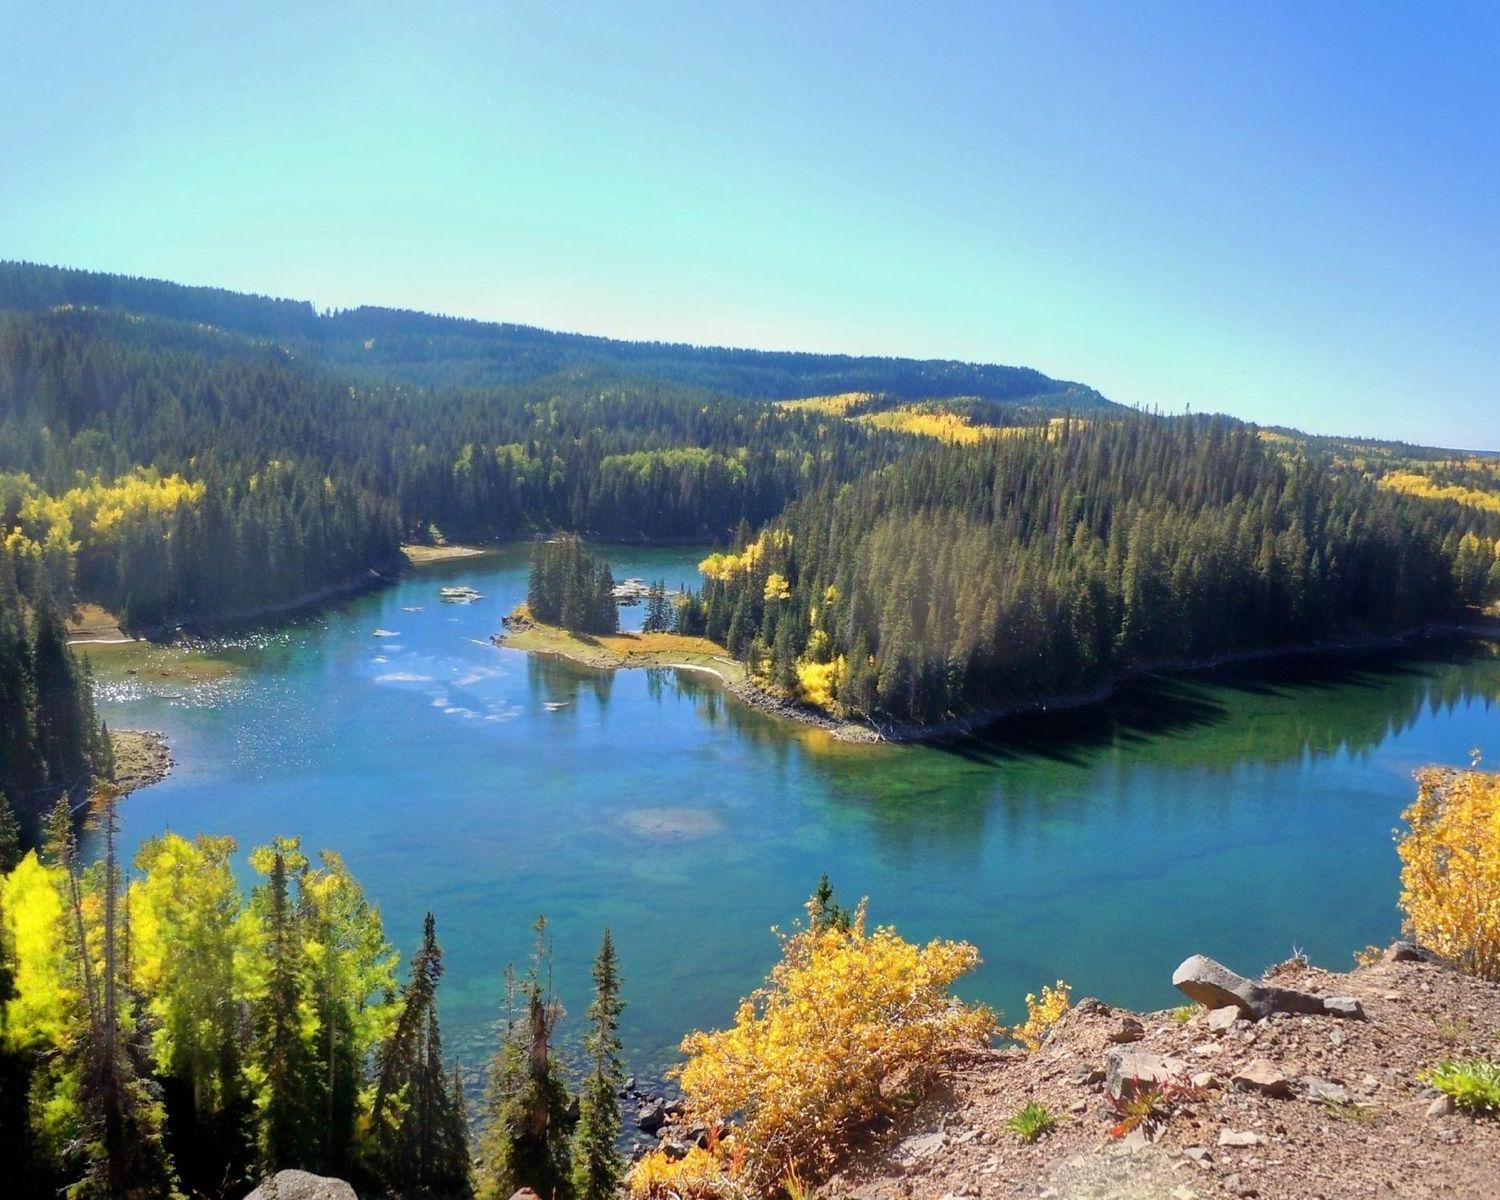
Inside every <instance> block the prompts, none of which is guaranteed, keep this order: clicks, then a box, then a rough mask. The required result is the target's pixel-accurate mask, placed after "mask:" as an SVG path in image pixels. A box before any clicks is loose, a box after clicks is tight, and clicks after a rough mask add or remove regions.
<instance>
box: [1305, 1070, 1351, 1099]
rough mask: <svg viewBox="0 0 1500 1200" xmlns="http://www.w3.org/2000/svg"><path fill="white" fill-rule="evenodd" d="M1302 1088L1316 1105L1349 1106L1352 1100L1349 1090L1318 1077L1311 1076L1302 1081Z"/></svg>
mask: <svg viewBox="0 0 1500 1200" xmlns="http://www.w3.org/2000/svg"><path fill="white" fill-rule="evenodd" d="M1302 1086H1303V1088H1304V1089H1306V1093H1307V1098H1308V1099H1309V1100H1311V1101H1312V1102H1313V1103H1314V1104H1348V1103H1349V1101H1350V1099H1351V1097H1350V1095H1349V1089H1348V1088H1346V1087H1343V1086H1341V1085H1340V1084H1337V1083H1331V1082H1329V1081H1328V1080H1327V1079H1318V1078H1317V1077H1316V1076H1312V1075H1309V1076H1308V1077H1307V1078H1306V1079H1304V1080H1303V1081H1302Z"/></svg>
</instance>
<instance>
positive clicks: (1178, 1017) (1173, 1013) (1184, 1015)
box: [1167, 1004, 1203, 1025]
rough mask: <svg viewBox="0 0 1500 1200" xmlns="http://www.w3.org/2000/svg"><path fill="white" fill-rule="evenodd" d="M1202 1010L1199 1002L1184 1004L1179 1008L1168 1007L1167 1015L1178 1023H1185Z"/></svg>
mask: <svg viewBox="0 0 1500 1200" xmlns="http://www.w3.org/2000/svg"><path fill="white" fill-rule="evenodd" d="M1202 1011H1203V1005H1201V1004H1184V1005H1182V1007H1180V1008H1173V1009H1168V1010H1167V1017H1168V1019H1169V1020H1172V1021H1176V1022H1177V1024H1179V1025H1186V1024H1187V1023H1188V1022H1189V1021H1191V1020H1192V1019H1193V1018H1194V1017H1196V1016H1197V1015H1198V1014H1199V1013H1200V1012H1202Z"/></svg>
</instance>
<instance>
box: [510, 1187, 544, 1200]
mask: <svg viewBox="0 0 1500 1200" xmlns="http://www.w3.org/2000/svg"><path fill="white" fill-rule="evenodd" d="M510 1200H542V1198H541V1197H540V1196H538V1195H537V1194H536V1193H535V1192H533V1191H532V1190H531V1189H530V1188H528V1187H523V1188H519V1189H517V1190H516V1191H514V1192H512V1193H511V1194H510Z"/></svg>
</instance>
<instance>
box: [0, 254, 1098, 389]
mask: <svg viewBox="0 0 1500 1200" xmlns="http://www.w3.org/2000/svg"><path fill="white" fill-rule="evenodd" d="M61 306H76V307H94V308H102V309H112V310H116V311H120V312H129V313H135V314H143V315H150V316H155V317H165V318H168V319H171V320H176V321H189V322H194V323H203V324H207V325H212V326H214V327H216V328H218V329H222V330H228V331H231V332H234V333H241V334H249V335H252V336H255V337H262V338H270V339H275V340H276V341H278V342H279V343H281V344H283V345H286V346H289V347H294V348H296V349H298V350H300V351H301V352H302V353H303V354H305V355H307V356H309V357H315V358H318V359H320V360H321V361H323V362H325V363H327V364H329V365H332V366H336V367H338V368H341V369H343V370H345V371H347V372H357V373H362V374H366V375H375V376H378V377H380V378H384V379H394V380H400V381H403V382H407V383H413V384H420V385H457V386H465V387H473V386H492V385H497V384H516V383H526V382H530V381H534V380H537V379H542V378H545V377H547V376H551V375H556V374H558V373H560V372H563V371H570V370H577V369H588V370H599V369H604V370H610V371H615V372H619V373H621V374H625V375H629V376H634V377H639V378H648V379H655V380H659V381H662V382H664V383H675V384H682V385H685V386H689V387H696V388H703V389H706V390H710V391H714V392H719V393H723V394H726V395H733V396H739V397H743V398H747V399H792V398H796V397H800V396H816V395H823V394H827V393H834V392H851V391H866V392H888V393H891V394H892V395H896V396H900V397H902V398H903V399H908V400H918V399H927V398H932V397H946V396H975V397H979V398H982V399H985V400H996V401H1004V402H1007V403H1023V404H1026V405H1028V406H1036V407H1041V408H1050V409H1052V410H1054V411H1060V410H1064V409H1067V410H1071V411H1075V412H1077V411H1083V410H1091V409H1108V408H1112V407H1114V406H1113V405H1111V404H1110V403H1109V402H1108V401H1107V400H1105V399H1104V398H1103V397H1102V396H1100V395H1099V393H1097V392H1095V391H1094V390H1093V389H1092V388H1088V387H1085V386H1083V385H1081V384H1076V383H1068V382H1065V381H1062V380H1056V379H1050V378H1048V377H1047V376H1045V375H1043V374H1042V373H1041V372H1040V371H1033V370H1030V369H1027V368H1024V367H1003V366H993V365H985V364H975V363H961V362H954V361H951V360H942V359H933V360H927V361H919V360H916V359H906V358H871V357H864V358H859V357H853V356H850V355H845V354H805V353H798V352H791V351H763V350H734V349H727V348H724V347H715V346H689V345H682V344H673V343H667V342H625V341H617V340H615V339H613V338H604V337H589V336H586V335H583V334H575V333H554V332H551V331H549V330H545V329H535V328H532V327H530V326H526V325H511V324H496V323H493V322H487V321H472V320H465V319H462V318H458V317H443V316H432V315H430V314H427V313H417V312H409V311H405V310H401V309H391V308H372V307H360V308H354V309H347V310H343V311H338V312H329V313H319V312H318V311H317V310H315V309H314V308H313V306H312V305H311V304H309V303H307V302H306V301H294V300H274V299H271V298H269V297H265V296H246V295H241V294H239V293H235V292H228V291H224V290H222V289H219V288H206V287H185V286H182V285H180V284H175V283H166V282H164V281H162V280H156V279H137V278H133V277H130V276H125V275H105V274H100V273H97V272H92V271H77V270H68V269H63V268H58V267H46V266H41V265H38V264H35V263H16V262H0V309H14V310H18V311H22V312H46V311H49V310H51V309H54V308H57V307H61Z"/></svg>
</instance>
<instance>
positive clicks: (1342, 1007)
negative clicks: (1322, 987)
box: [1323, 996, 1365, 1021]
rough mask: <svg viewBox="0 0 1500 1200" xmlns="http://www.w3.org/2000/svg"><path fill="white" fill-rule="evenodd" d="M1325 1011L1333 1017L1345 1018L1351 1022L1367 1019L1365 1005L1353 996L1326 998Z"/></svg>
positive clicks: (1324, 998)
mask: <svg viewBox="0 0 1500 1200" xmlns="http://www.w3.org/2000/svg"><path fill="white" fill-rule="evenodd" d="M1323 1011H1324V1012H1326V1013H1327V1014H1328V1015H1329V1016H1331V1017H1343V1018H1344V1019H1345V1020H1349V1021H1363V1020H1364V1019H1365V1009H1364V1005H1362V1004H1360V1002H1359V1001H1358V1000H1356V999H1355V998H1354V997H1353V996H1324V997H1323Z"/></svg>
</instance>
